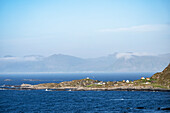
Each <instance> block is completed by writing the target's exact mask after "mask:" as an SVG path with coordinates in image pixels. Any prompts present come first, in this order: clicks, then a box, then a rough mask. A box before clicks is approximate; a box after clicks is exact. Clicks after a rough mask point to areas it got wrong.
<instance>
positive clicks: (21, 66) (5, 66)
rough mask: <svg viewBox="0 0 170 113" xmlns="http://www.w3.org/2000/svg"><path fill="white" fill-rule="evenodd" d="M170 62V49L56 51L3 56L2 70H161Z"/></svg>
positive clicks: (0, 58) (0, 61)
mask: <svg viewBox="0 0 170 113" xmlns="http://www.w3.org/2000/svg"><path fill="white" fill-rule="evenodd" d="M169 63H170V53H168V54H161V55H146V54H143V55H140V54H137V53H131V52H130V53H129V52H128V53H114V54H110V55H108V56H103V57H98V58H87V59H85V58H79V57H75V56H71V55H64V54H53V55H50V56H47V57H43V56H41V55H27V56H24V57H16V56H15V57H12V56H10V57H0V72H158V71H161V70H163V69H164V68H165V67H166V66H167V65H168V64H169Z"/></svg>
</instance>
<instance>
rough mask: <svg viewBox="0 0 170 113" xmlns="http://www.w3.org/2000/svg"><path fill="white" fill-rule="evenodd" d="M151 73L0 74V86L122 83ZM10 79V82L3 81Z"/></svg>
mask: <svg viewBox="0 0 170 113" xmlns="http://www.w3.org/2000/svg"><path fill="white" fill-rule="evenodd" d="M152 75H153V73H51V74H46V73H44V74H0V85H4V84H5V85H21V84H22V83H28V84H40V83H51V82H53V83H59V82H63V81H71V80H78V79H84V78H86V77H89V78H91V79H95V80H100V81H122V80H137V79H140V78H141V77H151V76H152ZM5 79H11V80H12V81H4V80H5ZM24 79H37V80H40V81H24Z"/></svg>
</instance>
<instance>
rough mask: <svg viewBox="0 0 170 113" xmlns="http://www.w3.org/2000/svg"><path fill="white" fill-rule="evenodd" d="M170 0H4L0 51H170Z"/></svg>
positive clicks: (91, 53) (0, 53)
mask: <svg viewBox="0 0 170 113" xmlns="http://www.w3.org/2000/svg"><path fill="white" fill-rule="evenodd" d="M169 6H170V0H15V1H14V0H0V56H4V55H13V56H24V55H43V56H49V55H52V54H66V55H73V56H77V57H82V58H92V57H100V56H105V55H108V54H113V53H115V52H137V53H141V54H143V53H148V54H164V53H170V46H169V43H170V7H169Z"/></svg>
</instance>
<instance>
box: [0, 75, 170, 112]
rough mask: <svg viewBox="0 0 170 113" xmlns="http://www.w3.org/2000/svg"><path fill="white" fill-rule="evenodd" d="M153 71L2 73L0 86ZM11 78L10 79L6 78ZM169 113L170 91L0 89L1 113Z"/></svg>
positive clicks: (128, 77)
mask: <svg viewBox="0 0 170 113" xmlns="http://www.w3.org/2000/svg"><path fill="white" fill-rule="evenodd" d="M152 75H153V73H44V74H43V73H38V74H28V73H27V74H21V73H20V74H0V86H3V85H21V84H22V83H25V84H40V83H59V82H62V81H71V80H77V79H83V78H86V77H89V78H91V79H95V80H100V81H122V80H132V81H133V80H136V79H140V78H141V77H151V76H152ZM6 79H8V80H7V81H4V80H6ZM164 112H165V113H169V112H170V92H147V91H45V90H0V113H164Z"/></svg>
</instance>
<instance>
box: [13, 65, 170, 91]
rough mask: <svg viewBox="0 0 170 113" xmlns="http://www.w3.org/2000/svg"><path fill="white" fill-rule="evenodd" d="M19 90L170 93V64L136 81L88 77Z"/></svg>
mask: <svg viewBox="0 0 170 113" xmlns="http://www.w3.org/2000/svg"><path fill="white" fill-rule="evenodd" d="M14 89H15V88H14ZM18 89H19V90H38V89H46V91H49V90H50V91H170V64H169V65H168V66H167V67H166V68H165V69H164V70H163V71H162V72H159V73H156V74H154V75H153V76H152V77H150V78H144V77H142V78H141V79H139V80H134V81H129V80H123V81H108V82H104V81H99V80H93V79H90V78H89V77H87V78H85V79H80V80H72V81H65V82H60V83H44V84H38V85H31V84H21V86H20V87H19V88H18Z"/></svg>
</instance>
